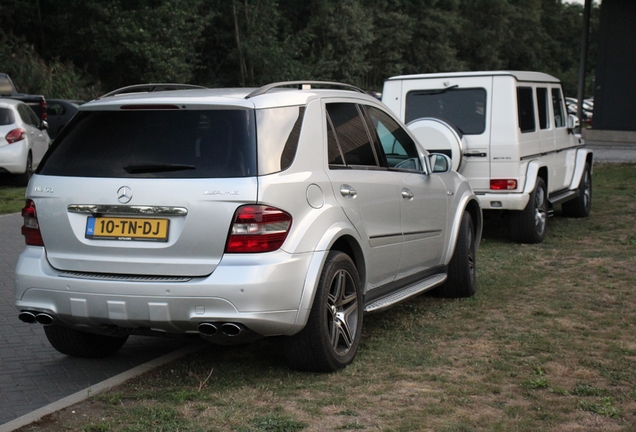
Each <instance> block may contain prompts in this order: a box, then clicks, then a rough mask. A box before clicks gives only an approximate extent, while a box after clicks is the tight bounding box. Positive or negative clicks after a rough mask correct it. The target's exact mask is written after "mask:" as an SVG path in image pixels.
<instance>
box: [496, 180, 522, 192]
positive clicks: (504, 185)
mask: <svg viewBox="0 0 636 432" xmlns="http://www.w3.org/2000/svg"><path fill="white" fill-rule="evenodd" d="M490 189H491V190H515V189H517V180H514V179H499V180H490Z"/></svg>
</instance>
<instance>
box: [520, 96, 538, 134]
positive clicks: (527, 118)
mask: <svg viewBox="0 0 636 432" xmlns="http://www.w3.org/2000/svg"><path fill="white" fill-rule="evenodd" d="M517 115H518V117H519V129H520V130H521V133H527V132H534V131H535V130H536V126H535V121H534V100H533V98H532V87H517Z"/></svg>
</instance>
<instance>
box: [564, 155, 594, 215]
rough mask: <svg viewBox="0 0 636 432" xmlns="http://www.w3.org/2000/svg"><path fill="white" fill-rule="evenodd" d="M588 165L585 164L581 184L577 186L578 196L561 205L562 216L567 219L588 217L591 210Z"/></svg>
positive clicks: (589, 171)
mask: <svg viewBox="0 0 636 432" xmlns="http://www.w3.org/2000/svg"><path fill="white" fill-rule="evenodd" d="M591 171H592V170H591V169H590V164H588V163H586V164H585V169H584V170H583V175H582V176H581V183H580V184H579V196H578V197H576V198H575V199H573V200H570V201H566V202H564V203H563V204H562V205H561V208H562V209H563V214H564V215H565V216H567V217H574V218H582V217H588V216H589V215H590V210H591V208H592V173H591Z"/></svg>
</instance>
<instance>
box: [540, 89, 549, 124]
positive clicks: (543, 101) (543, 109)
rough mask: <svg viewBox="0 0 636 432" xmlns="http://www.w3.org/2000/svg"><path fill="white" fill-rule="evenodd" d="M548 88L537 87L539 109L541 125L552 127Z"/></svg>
mask: <svg viewBox="0 0 636 432" xmlns="http://www.w3.org/2000/svg"><path fill="white" fill-rule="evenodd" d="M548 103H549V102H548V89H547V88H545V87H537V108H538V109H539V127H540V128H541V129H549V128H550V108H549V105H548Z"/></svg>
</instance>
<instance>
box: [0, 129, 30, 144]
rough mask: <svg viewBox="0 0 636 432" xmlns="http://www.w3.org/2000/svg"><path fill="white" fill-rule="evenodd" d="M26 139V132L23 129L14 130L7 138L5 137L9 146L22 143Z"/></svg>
mask: <svg viewBox="0 0 636 432" xmlns="http://www.w3.org/2000/svg"><path fill="white" fill-rule="evenodd" d="M25 138H26V131H25V130H24V129H22V128H17V129H13V130H12V131H11V132H9V133H8V134H7V136H6V137H4V139H6V140H7V142H8V143H9V144H13V143H15V142H18V141H22V140H23V139H25Z"/></svg>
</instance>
